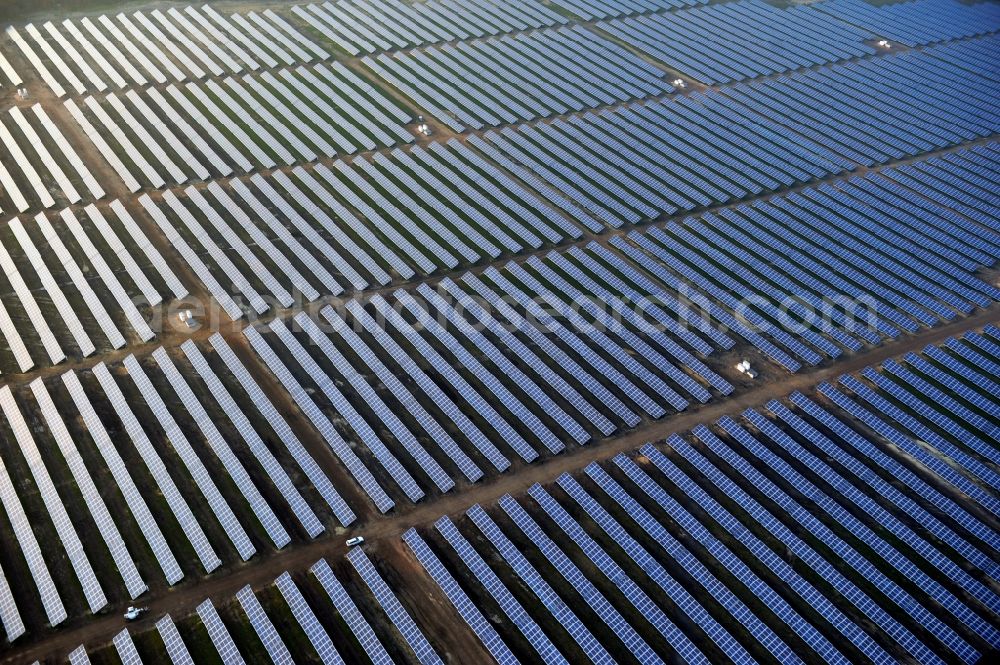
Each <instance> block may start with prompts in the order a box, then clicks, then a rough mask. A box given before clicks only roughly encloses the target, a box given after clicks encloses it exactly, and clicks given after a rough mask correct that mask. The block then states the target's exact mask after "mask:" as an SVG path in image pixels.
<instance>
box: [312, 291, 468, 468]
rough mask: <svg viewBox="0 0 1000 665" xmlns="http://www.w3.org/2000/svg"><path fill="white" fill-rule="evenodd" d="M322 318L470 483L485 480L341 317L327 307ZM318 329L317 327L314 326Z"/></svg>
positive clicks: (435, 421) (443, 430)
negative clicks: (480, 479)
mask: <svg viewBox="0 0 1000 665" xmlns="http://www.w3.org/2000/svg"><path fill="white" fill-rule="evenodd" d="M320 314H321V315H322V316H323V317H324V318H325V319H326V320H327V322H329V323H330V324H331V325H332V326H333V329H334V331H335V332H336V333H337V334H338V335H339V336H340V337H341V338H343V339H344V341H345V342H346V343H347V344H348V346H350V348H351V350H352V351H353V352H354V353H355V354H356V355H358V356H359V357H360V358H361V360H362V362H364V363H365V366H366V368H367V369H368V370H369V371H371V372H374V374H375V375H376V377H378V380H379V381H381V382H382V384H383V385H385V387H386V388H388V390H389V391H390V392H391V393H392V395H393V397H395V398H396V400H398V401H399V402H400V403H401V404H402V405H403V406H404V407H405V408H406V410H407V411H408V412H409V413H410V415H411V416H413V418H414V419H415V420H416V421H417V422H418V423H419V424H420V426H421V427H422V428H423V429H424V431H425V432H427V434H428V436H430V438H431V440H432V441H433V442H434V443H435V444H436V445H438V446H439V447H440V448H441V449H442V451H444V453H445V454H446V455H447V456H448V457H449V458H450V459H451V460H453V461H454V462H455V463H456V464H457V465H458V467H459V468H460V469H461V470H462V472H463V473H464V474H465V477H466V478H467V479H468V480H469V481H470V482H475V481H476V480H479V478H481V477H482V475H483V472H482V470H481V469H480V468H479V467H478V466H476V464H475V463H474V462H473V461H472V460H471V459H469V457H468V456H467V455H466V454H465V453H464V452H463V451H462V449H461V448H460V447H459V446H458V444H456V443H455V441H454V439H452V438H451V435H450V434H448V432H447V431H446V430H445V429H444V428H443V427H441V425H440V424H439V423H438V422H437V420H435V419H434V418H433V416H431V415H430V413H428V412H427V410H426V409H425V408H424V407H423V406H422V405H421V404H420V402H419V401H418V400H417V399H416V398H414V396H413V394H412V393H411V392H410V391H409V390H408V389H407V388H406V386H404V385H403V383H402V382H401V381H400V380H399V379H398V378H397V377H396V375H395V374H393V373H392V372H390V371H389V369H388V368H387V367H386V366H385V364H384V363H383V362H382V361H381V360H379V358H378V356H377V355H375V353H374V352H373V351H372V350H371V348H370V347H369V346H368V345H367V344H366V343H365V341H364V340H363V339H362V338H361V337H360V336H359V335H358V334H357V333H356V332H354V331H353V330H351V328H350V327H349V326H348V325H347V322H346V321H344V320H343V319H342V318H340V316H339V315H338V314H337V313H336V312H335V311H334V309H333V308H332V307H330V306H327V307H324V308H323V309H322V310H321V311H320ZM314 325H315V324H314Z"/></svg>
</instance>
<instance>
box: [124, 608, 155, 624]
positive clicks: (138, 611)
mask: <svg viewBox="0 0 1000 665" xmlns="http://www.w3.org/2000/svg"><path fill="white" fill-rule="evenodd" d="M148 611H149V608H148V607H129V608H128V609H127V610H125V614H123V615H122V616H124V617H125V620H126V621H135V620H136V619H138V618H139V617H141V616H142V615H143V614H145V613H146V612H148Z"/></svg>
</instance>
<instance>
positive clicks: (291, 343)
mask: <svg viewBox="0 0 1000 665" xmlns="http://www.w3.org/2000/svg"><path fill="white" fill-rule="evenodd" d="M269 327H270V329H271V331H272V332H274V333H275V334H276V335H277V336H278V338H279V339H281V341H282V343H283V344H284V345H285V347H286V348H287V349H288V351H289V352H290V353H291V354H292V355H293V356H294V357H295V360H296V362H297V363H298V364H299V366H301V367H302V368H303V369H304V370H305V371H306V373H307V374H308V375H309V377H310V379H312V381H313V382H314V383H315V384H316V385H317V386H318V387H319V388H320V390H322V391H323V394H324V395H326V397H327V399H329V400H330V403H331V404H332V406H333V408H334V409H336V411H337V413H338V414H339V415H340V416H341V417H342V418H343V419H344V420H345V421H347V424H348V425H349V426H350V427H351V429H353V430H354V432H355V434H356V435H357V436H358V437H359V439H360V441H361V442H362V443H363V444H364V445H365V446H367V447H368V449H369V450H370V451H371V452H372V454H373V455H374V456H375V459H376V460H377V461H378V462H379V464H381V465H382V467H383V468H384V469H385V470H386V471H387V472H388V473H389V475H390V476H391V477H392V479H393V480H394V481H395V482H396V484H397V485H398V486H399V488H400V489H402V490H403V492H404V493H405V494H406V496H407V497H408V498H409V499H410V500H411V501H413V502H414V503H416V502H417V501H419V500H420V499H422V498H423V497H424V492H423V490H422V489H420V487H419V486H418V485H417V482H416V480H415V479H414V478H413V476H412V475H410V472H409V471H407V470H406V468H405V467H403V465H402V464H401V463H400V462H399V460H398V459H397V458H396V456H395V455H394V454H393V453H392V451H390V450H389V448H388V447H387V446H386V445H385V444H384V443H383V442H382V440H381V439H380V438H379V436H378V434H376V432H375V430H374V429H372V427H371V425H369V424H368V422H367V421H366V420H365V419H364V416H362V415H361V414H360V413H359V412H358V410H357V409H356V408H355V407H354V405H353V404H351V402H350V400H349V399H348V398H347V396H346V395H345V394H344V393H343V391H341V390H340V389H339V388H338V387H337V386H336V384H335V383H334V382H333V380H332V379H330V377H329V376H328V375H327V374H326V373H325V372H324V371H323V370H322V369H321V368H320V366H319V365H318V364H317V363H316V361H315V360H313V359H312V356H310V355H309V353H308V352H307V351H306V350H305V348H303V346H302V345H301V344H300V343H299V341H298V340H297V339H295V337H294V336H293V335H292V334H291V332H290V331H289V330H288V327H287V326H286V325H285V324H284V323H283V322H282V321H280V320H278V319H275V320H274V321H272V322H271V324H270V326H269Z"/></svg>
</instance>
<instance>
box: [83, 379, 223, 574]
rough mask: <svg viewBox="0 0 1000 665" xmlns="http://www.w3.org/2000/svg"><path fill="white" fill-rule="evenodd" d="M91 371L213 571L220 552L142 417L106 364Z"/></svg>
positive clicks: (179, 519)
mask: <svg viewBox="0 0 1000 665" xmlns="http://www.w3.org/2000/svg"><path fill="white" fill-rule="evenodd" d="M92 371H93V373H94V376H95V377H96V378H97V380H98V381H99V382H100V384H101V388H102V389H103V390H104V393H105V395H107V397H108V399H109V400H110V401H111V406H112V407H113V408H114V410H115V413H116V414H117V415H118V417H119V418H120V419H121V421H122V425H124V427H125V431H126V432H127V434H128V436H129V438H130V439H131V440H132V444H133V445H134V446H135V447H136V450H137V451H138V452H139V455H140V457H142V460H143V462H144V463H145V465H146V468H148V469H149V472H150V474H151V475H152V476H153V479H154V481H155V482H156V484H157V487H158V488H159V490H160V492H161V493H162V494H163V498H164V499H165V500H166V502H167V505H168V506H170V510H171V512H172V513H173V514H174V517H175V518H176V519H177V522H178V524H180V526H181V529H182V530H183V531H184V535H185V536H186V537H187V539H188V541H189V542H190V543H191V546H192V547H193V548H194V551H195V554H196V555H197V556H198V559H199V561H200V562H201V565H202V566H203V567H204V568H205V572H212V571H213V570H215V569H216V568H218V567H219V566H220V565H222V561H221V560H220V559H219V557H218V555H216V553H215V550H213V549H212V545H211V544H210V543H209V542H208V538H207V537H206V536H205V532H204V531H202V528H201V525H200V524H199V523H198V520H197V519H196V518H195V516H194V514H193V513H192V512H191V508H190V506H188V504H187V501H185V500H184V497H183V496H182V495H181V493H180V490H178V489H177V485H176V484H175V483H174V481H173V479H172V478H171V476H170V474H169V473H168V472H167V468H166V466H165V465H164V463H163V460H162V459H161V458H160V455H159V453H157V452H156V449H155V448H154V447H153V444H152V442H151V441H150V440H149V437H148V436H147V435H146V432H145V431H144V430H143V428H142V426H141V425H140V424H139V420H138V419H137V418H136V417H135V414H134V413H133V412H132V408H131V407H130V406H129V404H128V401H127V400H126V399H125V395H124V394H123V393H122V391H121V388H119V387H118V384H117V383H116V382H115V380H114V378H113V377H112V376H111V373H110V372H109V371H108V368H107V367H106V366H105V365H104V364H103V363H102V364H99V365H96V366H95V367H94V368H93V370H92ZM160 565H161V566H165V565H166V563H165V560H164V559H160ZM170 568H173V565H172V564H171V565H170ZM178 573H179V571H173V572H171V573H168V576H167V578H168V580H169V579H170V578H171V577H176V579H180V577H179V576H178Z"/></svg>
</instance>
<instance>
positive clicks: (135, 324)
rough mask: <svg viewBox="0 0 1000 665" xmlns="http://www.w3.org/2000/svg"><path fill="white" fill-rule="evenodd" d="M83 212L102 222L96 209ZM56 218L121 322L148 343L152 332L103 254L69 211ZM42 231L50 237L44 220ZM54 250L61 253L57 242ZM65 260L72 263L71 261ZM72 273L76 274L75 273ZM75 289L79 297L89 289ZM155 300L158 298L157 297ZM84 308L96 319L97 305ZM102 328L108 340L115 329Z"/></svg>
mask: <svg viewBox="0 0 1000 665" xmlns="http://www.w3.org/2000/svg"><path fill="white" fill-rule="evenodd" d="M87 212H88V214H91V218H92V219H93V218H94V216H97V217H100V218H101V219H102V220H103V217H101V215H100V213H99V212H97V209H96V208H90V207H88V209H87ZM59 216H60V217H61V218H62V221H63V224H64V225H65V226H66V228H68V229H69V231H70V233H71V234H72V235H73V238H74V239H75V240H76V244H77V245H79V247H80V249H82V250H83V252H84V254H85V255H86V257H87V260H88V261H89V262H90V264H91V266H93V268H94V270H95V271H96V272H97V274H98V275H99V276H100V277H101V281H102V282H104V285H105V286H106V287H107V289H108V291H109V292H110V293H111V295H112V296H113V297H114V299H115V302H117V303H118V306H119V307H121V309H122V312H123V313H124V314H125V318H126V319H128V322H129V324H131V326H132V328H133V329H134V330H135V331H136V332H137V333H138V334H139V338H140V339H141V340H142V341H144V342H148V341H149V340H151V339H153V337H155V334H154V333H153V330H152V329H151V328H150V327H149V324H148V323H146V320H145V319H144V318H143V317H142V314H140V313H139V310H138V309H137V308H136V306H135V303H133V302H132V298H131V297H130V296H129V294H128V293H127V292H126V291H125V288H124V287H123V286H122V284H121V282H120V281H119V280H118V275H117V274H115V272H114V271H113V270H112V269H111V266H109V265H108V263H107V261H105V260H104V254H103V253H102V252H100V251H98V249H97V247H95V246H94V243H93V242H92V241H91V239H90V236H88V235H87V232H86V231H85V230H84V228H83V226H82V225H81V224H80V221H79V220H78V219H77V218H76V215H74V214H73V211H72V210H70V209H69V208H67V209H65V210H63V211H62V212H60V213H59ZM105 224H106V223H105ZM42 229H43V232H45V233H46V234H48V233H50V232H52V233H54V231H53V230H52V227H51V225H49V224H48V222H47V220H46V223H45V224H44V225H42ZM105 237H106V236H102V239H104V238H105ZM112 237H113V238H114V239H115V240H117V237H116V236H113V235H112ZM109 244H110V242H109ZM50 246H52V247H53V249H55V247H56V244H55V243H53V241H50ZM58 246H60V247H62V251H63V252H65V247H63V246H62V243H61V241H59V242H58ZM119 247H120V248H121V249H122V250H124V247H121V245H120V242H119ZM69 258H70V259H72V257H69ZM129 259H131V257H129ZM133 265H134V263H133ZM67 270H68V268H67ZM74 272H78V270H76V271H74ZM139 274H141V273H139ZM75 279H76V278H74V280H75ZM79 288H80V292H81V293H85V291H84V288H89V287H83V285H81V286H80V287H79ZM95 297H96V296H95ZM157 298H159V294H157ZM151 304H153V303H151ZM88 305H89V306H90V307H91V310H92V311H94V312H95V315H96V313H97V311H98V310H97V307H98V304H97V303H94V304H91V303H90V302H89V301H88ZM102 325H103V326H108V327H107V332H108V337H109V339H110V338H111V334H112V332H111V331H112V330H115V331H116V330H117V329H116V328H114V324H113V323H112V322H111V321H103V323H102ZM121 341H122V345H124V339H122V340H121Z"/></svg>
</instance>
